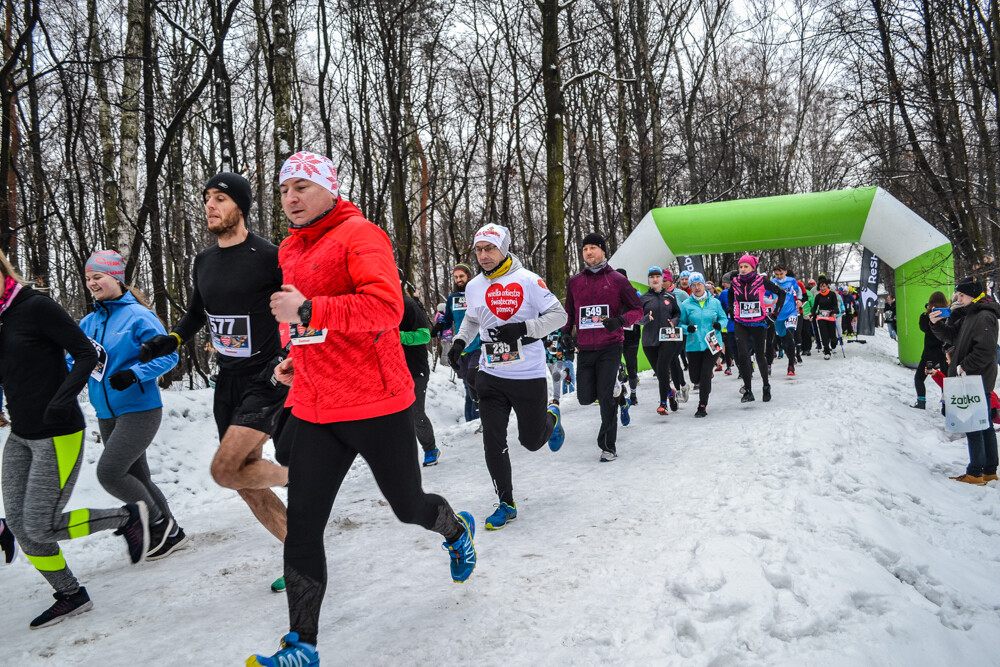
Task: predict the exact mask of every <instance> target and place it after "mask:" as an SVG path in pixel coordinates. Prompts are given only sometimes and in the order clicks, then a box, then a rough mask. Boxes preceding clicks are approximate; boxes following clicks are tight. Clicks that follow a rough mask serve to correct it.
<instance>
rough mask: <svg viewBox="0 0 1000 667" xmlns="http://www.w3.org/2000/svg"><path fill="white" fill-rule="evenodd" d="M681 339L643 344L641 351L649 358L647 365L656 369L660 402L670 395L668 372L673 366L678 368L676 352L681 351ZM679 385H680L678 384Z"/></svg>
mask: <svg viewBox="0 0 1000 667" xmlns="http://www.w3.org/2000/svg"><path fill="white" fill-rule="evenodd" d="M683 344H684V343H682V342H681V341H663V342H661V343H659V344H657V345H650V346H648V347H647V346H643V348H642V351H643V352H645V353H646V358H647V359H649V365H650V366H652V367H653V370H654V371H656V382H657V384H658V385H659V388H660V403H663V402H665V401H666V400H667V398H668V397H669V396H670V374H671V373H672V372H673V370H674V367H675V366H676V367H677V368H680V362H679V361H678V360H677V354H678V353H679V352H680V351H681V346H682V345H683ZM678 386H680V385H678Z"/></svg>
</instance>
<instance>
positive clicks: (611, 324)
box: [601, 317, 625, 331]
mask: <svg viewBox="0 0 1000 667" xmlns="http://www.w3.org/2000/svg"><path fill="white" fill-rule="evenodd" d="M601 324H603V325H604V328H605V329H607V330H608V331H618V330H619V329H621V328H622V327H623V326H625V320H623V319H622V318H620V317H608V318H606V319H605V320H603V321H602V322H601Z"/></svg>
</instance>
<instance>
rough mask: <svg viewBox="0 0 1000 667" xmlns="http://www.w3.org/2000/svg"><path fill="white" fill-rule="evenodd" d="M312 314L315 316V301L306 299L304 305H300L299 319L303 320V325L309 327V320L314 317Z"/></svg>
mask: <svg viewBox="0 0 1000 667" xmlns="http://www.w3.org/2000/svg"><path fill="white" fill-rule="evenodd" d="M312 316H313V303H312V301H309V300H308V299H306V300H305V301H303V302H302V305H301V306H299V321H301V322H302V325H303V326H306V327H308V326H309V320H311V319H312Z"/></svg>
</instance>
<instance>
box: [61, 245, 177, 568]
mask: <svg viewBox="0 0 1000 667" xmlns="http://www.w3.org/2000/svg"><path fill="white" fill-rule="evenodd" d="M86 270H87V289H89V290H90V293H91V295H93V297H94V311H93V312H92V313H90V314H89V315H87V316H86V317H84V318H83V320H81V321H80V328H81V329H83V332H84V333H85V334H86V335H87V336H88V337H89V338H90V340H91V342H92V343H93V345H94V348H95V349H96V350H97V356H98V362H97V367H96V368H95V369H94V371H93V372H92V373H91V374H90V380H89V385H88V387H89V390H90V403H91V405H93V406H94V409H95V410H96V411H97V418H98V424H99V427H100V430H101V438H102V439H103V440H104V453H103V454H101V459H100V461H98V463H97V479H98V481H100V483H101V486H103V487H104V489H105V490H106V491H107V492H108V493H110V494H111V495H112V496H114V497H116V498H118V499H120V500H122V501H124V502H126V503H135V502H137V501H139V500H142V501H145V503H146V506H147V507H148V508H149V523H150V526H149V538H150V539H149V551H148V552H147V555H146V560H158V559H160V558H165V557H166V556H168V555H170V554H171V553H173V552H174V551H176V550H177V549H178V548H179V547H180V546H181V545H182V544H184V542H186V541H187V537H186V536H185V535H184V531H183V530H182V529H181V528H180V526H178V525H177V523H176V522H175V521H174V519H173V517H172V516H171V513H170V507H169V506H168V505H167V499H166V498H165V497H164V496H163V493H162V492H161V491H160V489H159V488H157V486H156V485H155V484H154V483H153V480H152V479H151V478H150V474H149V465H148V463H147V462H146V449H147V448H148V447H149V445H150V443H151V442H152V441H153V436H155V435H156V431H157V430H158V429H159V428H160V420H161V418H162V416H163V402H162V401H161V400H160V390H159V388H158V387H157V386H156V379H157V378H158V377H159V376H161V375H163V374H164V373H166V372H167V371H169V370H170V369H171V368H173V367H174V366H176V365H177V353H176V352H174V353H173V354H170V355H168V356H166V357H160V358H158V359H154V360H153V361H151V362H149V363H148V364H140V363H139V346H140V344H141V343H142V341H144V340H148V339H149V338H151V337H153V336H156V335H160V334H165V333H166V330H165V329H164V328H163V324H161V323H160V320H159V319H157V317H156V315H155V314H154V313H153V311H152V310H150V309H149V306H148V305H147V304H146V303H145V301H144V300H143V299H142V295H141V294H138V293H137V292H136V291H135V290H133V288H130V287H127V286H126V285H125V284H124V280H125V263H124V262H123V261H122V258H121V255H119V254H118V253H117V252H115V251H113V250H101V251H98V252H95V253H94V254H93V255H91V257H90V259H89V260H87V265H86Z"/></svg>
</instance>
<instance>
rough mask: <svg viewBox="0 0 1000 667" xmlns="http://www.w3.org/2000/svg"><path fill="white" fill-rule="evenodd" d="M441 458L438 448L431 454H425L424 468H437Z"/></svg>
mask: <svg viewBox="0 0 1000 667" xmlns="http://www.w3.org/2000/svg"><path fill="white" fill-rule="evenodd" d="M439 456H441V450H440V449H438V448H437V447H435V448H434V449H432V450H431V451H429V452H424V467H425V468H426V467H428V466H436V465H437V464H438V457H439Z"/></svg>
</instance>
